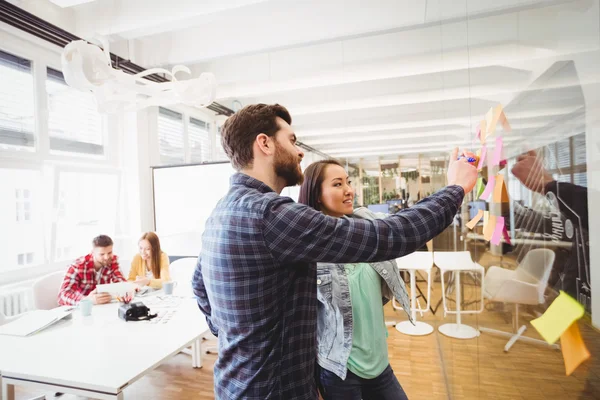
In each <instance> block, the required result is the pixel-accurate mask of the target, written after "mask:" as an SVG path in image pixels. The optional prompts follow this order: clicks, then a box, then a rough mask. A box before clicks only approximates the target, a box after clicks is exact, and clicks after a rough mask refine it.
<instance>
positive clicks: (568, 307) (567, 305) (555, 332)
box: [531, 290, 585, 344]
mask: <svg viewBox="0 0 600 400" xmlns="http://www.w3.org/2000/svg"><path fill="white" fill-rule="evenodd" d="M584 313H585V309H584V308H583V306H582V305H581V304H580V303H579V302H578V301H577V300H575V299H574V298H572V297H571V296H569V295H568V294H566V293H565V292H563V291H562V290H561V291H560V294H559V295H558V297H557V298H556V299H555V300H554V301H553V302H552V304H550V307H548V309H547V310H546V312H545V313H544V315H542V316H541V317H539V318H536V319H534V320H532V321H531V325H533V327H534V328H535V329H537V331H538V332H539V334H540V335H542V337H543V338H544V340H545V341H546V342H548V343H549V344H554V343H555V342H556V341H557V340H558V338H560V336H561V335H562V334H563V333H564V332H565V331H566V330H567V329H568V328H569V327H570V326H571V324H572V323H573V322H575V321H577V320H578V319H579V318H581V317H583V314H584Z"/></svg>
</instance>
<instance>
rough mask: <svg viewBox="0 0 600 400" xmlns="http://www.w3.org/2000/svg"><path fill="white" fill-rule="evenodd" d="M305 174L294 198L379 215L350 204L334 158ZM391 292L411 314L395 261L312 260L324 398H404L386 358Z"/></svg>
mask: <svg viewBox="0 0 600 400" xmlns="http://www.w3.org/2000/svg"><path fill="white" fill-rule="evenodd" d="M304 177H305V178H304V183H303V184H302V187H301V188H300V195H299V200H298V202H299V203H303V204H306V205H309V206H311V207H313V208H315V209H316V210H319V211H321V212H323V213H324V214H327V215H330V216H334V217H339V218H363V219H375V218H379V217H383V215H379V216H378V215H375V214H374V213H372V212H371V211H370V210H368V209H366V208H359V209H357V210H354V209H353V202H354V191H353V189H352V187H351V186H350V181H349V178H348V174H347V173H346V171H345V170H344V168H343V167H342V165H341V164H339V163H338V162H337V161H334V160H323V161H318V162H316V163H313V164H311V165H309V166H308V168H307V169H306V171H305V172H304ZM392 296H395V297H396V299H397V300H398V301H400V303H401V304H402V307H403V308H404V310H405V311H406V313H407V315H408V316H409V319H410V311H409V302H408V295H407V293H406V288H405V286H404V281H403V280H402V279H401V278H400V273H399V271H398V268H397V266H396V262H395V261H385V262H379V263H370V264H367V263H358V264H326V263H319V264H318V265H317V297H318V300H319V302H318V321H317V347H318V352H317V362H318V371H317V375H318V380H319V389H320V391H321V394H322V395H323V397H324V399H325V400H336V399H344V400H354V399H356V400H360V399H364V400H369V399H377V400H387V399H389V400H398V399H407V397H406V394H405V393H404V390H403V389H402V387H401V386H400V383H399V382H398V379H397V378H396V376H395V375H394V372H393V371H392V368H391V367H390V364H389V361H388V348H387V334H388V332H387V327H386V326H385V321H384V316H383V305H385V304H386V303H387V302H388V301H389V300H390V299H391V298H392Z"/></svg>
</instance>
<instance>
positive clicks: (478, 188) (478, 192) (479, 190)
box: [475, 177, 485, 199]
mask: <svg viewBox="0 0 600 400" xmlns="http://www.w3.org/2000/svg"><path fill="white" fill-rule="evenodd" d="M484 190H485V184H484V183H483V178H481V177H479V178H477V186H475V198H476V199H478V198H479V197H480V196H481V193H483V191H484Z"/></svg>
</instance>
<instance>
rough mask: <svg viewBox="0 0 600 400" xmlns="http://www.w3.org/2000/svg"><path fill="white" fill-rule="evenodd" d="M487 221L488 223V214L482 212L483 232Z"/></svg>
mask: <svg viewBox="0 0 600 400" xmlns="http://www.w3.org/2000/svg"><path fill="white" fill-rule="evenodd" d="M489 221H490V212H489V211H484V212H483V230H484V231H485V227H486V226H487V225H488V222H489Z"/></svg>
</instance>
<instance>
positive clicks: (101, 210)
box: [54, 171, 119, 261]
mask: <svg viewBox="0 0 600 400" xmlns="http://www.w3.org/2000/svg"><path fill="white" fill-rule="evenodd" d="M57 175H58V176H57V179H58V191H59V193H61V192H62V193H63V198H62V201H63V202H64V210H65V213H64V215H59V216H58V217H57V220H56V223H55V228H54V229H55V237H56V239H55V244H54V259H55V261H60V260H61V259H64V258H65V257H66V254H65V253H70V252H71V250H72V252H73V253H75V254H71V255H72V256H81V255H84V254H86V253H88V252H89V250H90V241H91V240H92V238H94V237H95V236H98V235H99V234H105V235H109V236H112V235H114V233H115V229H116V218H117V201H118V190H119V179H118V175H117V174H111V173H96V172H93V173H87V172H70V171H69V172H67V171H60V172H58V174H57ZM65 249H68V251H65Z"/></svg>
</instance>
